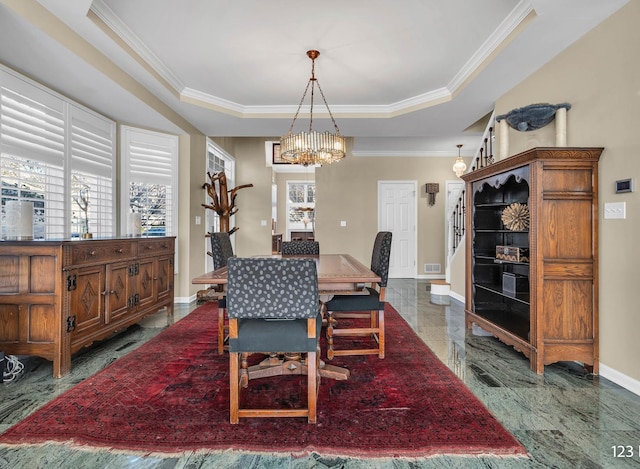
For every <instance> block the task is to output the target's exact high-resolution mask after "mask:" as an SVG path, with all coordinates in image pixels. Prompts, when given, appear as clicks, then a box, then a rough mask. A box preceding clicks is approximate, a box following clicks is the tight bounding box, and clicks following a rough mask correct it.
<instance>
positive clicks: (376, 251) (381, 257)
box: [325, 231, 391, 360]
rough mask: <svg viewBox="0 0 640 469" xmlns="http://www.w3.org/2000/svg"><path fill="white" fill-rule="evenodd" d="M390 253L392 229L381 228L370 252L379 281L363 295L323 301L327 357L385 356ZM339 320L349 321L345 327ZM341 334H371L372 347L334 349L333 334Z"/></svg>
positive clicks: (338, 297)
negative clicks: (385, 323)
mask: <svg viewBox="0 0 640 469" xmlns="http://www.w3.org/2000/svg"><path fill="white" fill-rule="evenodd" d="M390 256H391V232H389V231H381V232H379V233H378V234H377V235H376V238H375V241H374V244H373V252H372V254H371V270H372V271H373V272H375V274H376V275H378V276H379V277H380V282H377V283H373V284H371V286H369V287H367V294H366V295H334V297H333V298H332V299H331V300H329V301H328V302H326V303H325V307H326V311H327V358H328V359H329V360H331V359H332V358H333V357H334V356H337V355H375V354H377V355H378V357H379V358H384V345H385V336H384V305H385V301H384V299H385V291H386V287H387V281H388V279H389V258H390ZM339 319H349V320H350V321H347V322H348V325H347V326H345V327H340V324H339V321H338V320H339ZM341 336H351V337H353V336H361V337H362V336H364V337H366V336H370V337H371V338H372V339H373V340H372V342H373V344H375V347H369V348H356V349H338V350H336V349H335V347H334V345H335V344H334V337H341ZM364 345H365V344H363V346H364Z"/></svg>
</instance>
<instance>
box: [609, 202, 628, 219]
mask: <svg viewBox="0 0 640 469" xmlns="http://www.w3.org/2000/svg"><path fill="white" fill-rule="evenodd" d="M604 218H605V219H624V218H627V203H626V202H609V203H606V204H604Z"/></svg>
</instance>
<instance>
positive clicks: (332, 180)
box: [316, 151, 455, 275]
mask: <svg viewBox="0 0 640 469" xmlns="http://www.w3.org/2000/svg"><path fill="white" fill-rule="evenodd" d="M452 153H455V151H452ZM454 161H455V157H454V156H453V155H452V156H451V157H450V158H405V157H401V158H398V157H389V158H385V157H375V158H362V157H358V158H356V157H347V158H346V159H345V160H344V161H341V162H339V163H336V164H333V165H327V166H323V167H322V168H319V169H318V170H317V171H316V197H317V202H316V206H317V213H316V220H317V222H316V238H317V240H318V241H319V242H320V245H321V249H322V252H325V253H339V252H348V253H350V254H352V255H353V256H355V257H356V258H357V259H358V260H360V261H361V262H364V263H365V264H367V265H368V264H369V263H370V262H371V249H372V247H373V241H374V238H375V234H376V232H377V231H378V181H383V180H396V181H417V187H418V198H417V212H418V219H417V253H418V255H417V264H418V266H417V269H416V273H417V275H423V274H424V264H425V263H439V264H441V265H442V272H441V274H442V275H444V268H445V236H444V232H445V231H444V227H445V215H444V206H445V181H446V180H448V179H449V180H452V179H455V175H454V174H453V171H452V170H451V167H452V166H453V163H454ZM427 182H437V183H439V184H440V193H439V194H438V195H437V196H436V204H435V205H434V206H429V205H428V203H427V195H426V193H425V189H424V185H425V183H427ZM342 220H344V221H346V222H347V226H346V227H341V226H340V221H342Z"/></svg>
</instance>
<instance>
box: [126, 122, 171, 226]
mask: <svg viewBox="0 0 640 469" xmlns="http://www.w3.org/2000/svg"><path fill="white" fill-rule="evenodd" d="M121 131H122V133H121V137H122V146H123V148H122V154H123V160H124V164H123V171H124V174H123V175H122V180H123V182H125V181H126V185H125V184H123V186H125V187H123V190H125V188H126V190H128V193H127V194H126V196H125V197H123V200H125V201H128V206H126V207H123V214H125V215H126V214H127V213H128V212H130V211H132V210H133V211H139V212H141V213H142V225H143V234H149V235H152V234H156V235H163V234H164V235H172V234H173V233H174V220H175V218H176V213H175V211H176V209H177V200H174V198H175V196H176V194H177V180H178V178H177V173H178V165H177V162H178V137H177V136H175V135H169V134H164V133H159V132H151V131H147V130H143V129H136V128H133V127H124V126H123V127H122V128H121ZM122 223H123V225H122V226H126V220H125V219H124V218H123V220H122Z"/></svg>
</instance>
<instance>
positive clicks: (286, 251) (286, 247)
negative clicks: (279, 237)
mask: <svg viewBox="0 0 640 469" xmlns="http://www.w3.org/2000/svg"><path fill="white" fill-rule="evenodd" d="M319 254H320V243H319V242H318V241H307V240H302V241H284V242H283V243H282V255H283V256H317V255H319Z"/></svg>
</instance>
